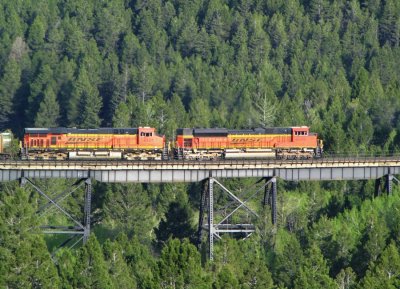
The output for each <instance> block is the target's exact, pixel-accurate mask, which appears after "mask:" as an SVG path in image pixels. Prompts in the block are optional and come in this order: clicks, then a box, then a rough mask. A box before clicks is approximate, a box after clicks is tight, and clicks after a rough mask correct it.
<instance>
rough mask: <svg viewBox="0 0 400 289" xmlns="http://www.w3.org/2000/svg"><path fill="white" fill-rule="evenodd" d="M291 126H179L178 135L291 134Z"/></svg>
mask: <svg viewBox="0 0 400 289" xmlns="http://www.w3.org/2000/svg"><path fill="white" fill-rule="evenodd" d="M291 133H292V128H291V127H262V128H261V127H257V128H253V129H226V128H179V129H177V130H176V134H177V135H194V136H227V135H228V134H291Z"/></svg>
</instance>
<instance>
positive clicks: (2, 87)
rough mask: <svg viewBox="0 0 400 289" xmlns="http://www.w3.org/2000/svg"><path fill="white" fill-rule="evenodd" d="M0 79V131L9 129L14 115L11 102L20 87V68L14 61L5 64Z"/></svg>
mask: <svg viewBox="0 0 400 289" xmlns="http://www.w3.org/2000/svg"><path fill="white" fill-rule="evenodd" d="M3 69H4V73H3V76H2V78H1V79H0V107H1V109H0V129H1V130H4V129H7V128H9V125H10V119H11V117H12V115H13V113H14V109H13V100H14V97H15V93H16V92H17V90H18V88H19V87H20V85H21V67H20V65H19V64H18V63H17V62H16V61H15V60H10V61H8V62H7V64H6V66H5V67H4V68H3Z"/></svg>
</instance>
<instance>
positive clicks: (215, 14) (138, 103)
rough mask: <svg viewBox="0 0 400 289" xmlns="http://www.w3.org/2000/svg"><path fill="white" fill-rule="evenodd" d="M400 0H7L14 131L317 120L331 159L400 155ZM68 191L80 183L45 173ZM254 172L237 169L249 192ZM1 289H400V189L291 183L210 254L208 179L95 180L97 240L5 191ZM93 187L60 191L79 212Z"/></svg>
mask: <svg viewBox="0 0 400 289" xmlns="http://www.w3.org/2000/svg"><path fill="white" fill-rule="evenodd" d="M399 45H400V1H397V0H384V1H379V0H362V1H361V0H346V1H344V0H338V1H333V0H286V1H279V0H191V1H187V0H100V1H95V0H86V1H80V0H2V1H0V131H4V130H7V129H10V130H11V131H12V132H13V134H14V135H15V136H16V137H17V138H20V137H21V136H22V134H23V129H24V128H25V127H78V128H98V127H119V128H124V127H138V126H151V127H155V128H157V131H158V132H160V133H161V134H165V135H166V137H167V139H170V140H172V139H173V137H174V134H175V130H176V129H177V128H178V127H203V128H206V127H225V128H229V129H242V128H254V127H269V126H277V127H285V126H298V125H307V126H310V127H311V131H313V132H317V133H318V134H319V136H320V137H321V139H323V140H324V144H325V152H326V156H327V157H329V156H330V155H331V154H336V155H342V154H346V155H372V156H373V155H382V154H398V152H399V145H398V144H399V141H400V47H399ZM36 181H37V183H38V184H40V186H41V187H43V188H45V189H46V191H48V192H52V194H53V196H56V195H58V194H59V193H60V192H62V191H64V190H65V189H66V188H67V187H69V186H71V182H72V180H65V179H61V180H47V181H45V180H36ZM255 181H256V180H251V179H241V180H238V179H232V180H224V183H225V184H226V186H227V187H236V188H246V187H248V186H249V185H251V184H252V183H254V182H255ZM0 192H1V193H0V288H65V289H67V288H68V289H69V288H71V289H72V288H102V289H103V288H110V289H111V288H140V289H161V288H171V289H172V288H213V289H219V288H243V289H247V288H249V289H250V288H280V289H282V288H296V289H297V288H327V289H328V288H340V289H358V288H399V287H400V225H399V224H400V195H399V192H400V189H399V188H397V187H396V186H394V190H393V193H392V194H390V195H387V194H380V195H376V194H375V193H374V182H373V181H362V182H361V181H357V182H356V181H351V182H344V181H337V182H296V183H293V182H284V181H282V180H279V181H278V192H279V195H278V223H277V224H276V225H272V223H271V217H270V212H269V209H268V208H263V206H262V205H261V200H257V201H254V202H253V203H252V204H251V206H252V207H253V208H254V209H255V210H257V212H259V214H260V218H258V219H257V220H255V223H256V233H255V234H253V235H252V236H250V237H249V238H247V239H246V240H243V239H242V238H240V237H235V236H229V235H224V236H223V238H222V240H219V241H217V242H216V243H215V260H214V261H213V262H209V261H208V259H207V253H206V250H205V249H204V246H203V247H201V248H200V249H198V248H197V247H196V241H195V236H196V230H197V225H198V215H199V202H200V192H201V185H200V184H157V185H156V184H104V183H99V182H97V183H94V185H93V192H94V193H93V206H92V234H91V237H90V239H89V241H88V242H87V243H86V244H84V245H82V244H81V243H80V244H78V245H77V246H75V247H74V248H68V247H65V248H60V249H58V245H59V244H60V243H62V241H63V240H62V237H59V236H51V235H43V234H38V227H40V226H41V225H43V224H47V223H50V222H52V223H56V224H57V223H60V224H61V223H63V222H65V221H66V220H65V218H64V217H63V216H62V215H61V214H59V213H57V212H56V211H55V210H49V211H48V212H47V213H43V214H38V213H37V212H38V210H39V208H40V207H41V206H43V204H44V203H45V200H43V198H42V197H41V196H40V195H39V194H38V193H36V192H35V191H34V190H33V189H32V188H30V187H24V188H21V187H20V186H19V184H18V183H17V182H9V183H1V184H0ZM82 198H83V192H82V191H80V190H77V191H75V192H74V193H73V194H72V195H71V196H70V197H69V198H66V199H65V200H64V201H63V206H65V207H66V208H67V209H68V211H69V212H71V214H72V215H74V216H77V217H81V216H82V214H83V207H82V206H83V205H82Z"/></svg>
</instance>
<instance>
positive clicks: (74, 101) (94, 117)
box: [68, 67, 102, 128]
mask: <svg viewBox="0 0 400 289" xmlns="http://www.w3.org/2000/svg"><path fill="white" fill-rule="evenodd" d="M101 107H102V101H101V98H100V96H99V92H98V90H97V88H96V87H94V86H93V85H92V84H91V83H90V81H89V76H88V73H87V70H86V68H84V67H83V68H81V69H80V70H79V75H78V77H77V79H76V82H75V83H74V87H73V90H72V95H71V98H70V102H69V110H68V114H69V122H70V125H74V124H76V125H79V126H80V127H83V128H96V127H99V125H100V121H101V120H100V117H99V112H100V108H101Z"/></svg>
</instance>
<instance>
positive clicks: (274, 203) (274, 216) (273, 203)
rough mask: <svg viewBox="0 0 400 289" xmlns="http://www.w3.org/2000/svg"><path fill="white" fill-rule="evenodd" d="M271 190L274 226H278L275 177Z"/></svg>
mask: <svg viewBox="0 0 400 289" xmlns="http://www.w3.org/2000/svg"><path fill="white" fill-rule="evenodd" d="M271 184H272V185H271V189H272V196H271V217H272V224H273V225H276V223H277V212H276V201H277V187H276V178H275V177H273V178H272V179H271Z"/></svg>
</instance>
